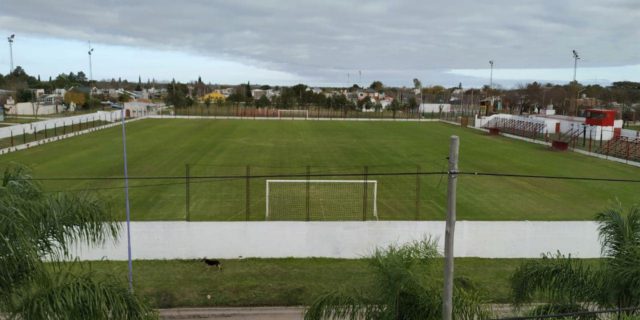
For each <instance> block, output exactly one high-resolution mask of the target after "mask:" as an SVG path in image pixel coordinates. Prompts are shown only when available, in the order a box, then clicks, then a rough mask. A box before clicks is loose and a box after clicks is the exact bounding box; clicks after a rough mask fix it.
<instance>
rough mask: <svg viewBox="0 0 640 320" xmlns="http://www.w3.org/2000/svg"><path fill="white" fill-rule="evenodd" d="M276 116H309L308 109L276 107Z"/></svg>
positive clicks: (305, 117) (306, 117)
mask: <svg viewBox="0 0 640 320" xmlns="http://www.w3.org/2000/svg"><path fill="white" fill-rule="evenodd" d="M278 118H292V119H293V118H304V119H308V118H309V110H302V109H293V110H290V109H278Z"/></svg>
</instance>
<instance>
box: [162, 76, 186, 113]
mask: <svg viewBox="0 0 640 320" xmlns="http://www.w3.org/2000/svg"><path fill="white" fill-rule="evenodd" d="M188 93H189V88H188V87H187V85H185V84H183V83H179V82H176V81H175V80H172V81H171V83H170V84H169V85H167V97H166V98H165V102H166V104H168V105H172V106H174V107H176V108H182V107H185V106H186V105H187V94H188Z"/></svg>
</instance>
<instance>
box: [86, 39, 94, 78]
mask: <svg viewBox="0 0 640 320" xmlns="http://www.w3.org/2000/svg"><path fill="white" fill-rule="evenodd" d="M87 53H88V54H89V83H91V81H93V66H92V65H91V54H92V53H93V48H91V42H89V52H87Z"/></svg>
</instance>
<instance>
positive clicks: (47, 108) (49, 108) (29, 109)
mask: <svg viewBox="0 0 640 320" xmlns="http://www.w3.org/2000/svg"><path fill="white" fill-rule="evenodd" d="M7 106H8V107H9V110H8V111H7V114H14V115H31V116H32V115H35V114H36V113H37V114H38V115H47V114H54V113H57V112H58V110H62V105H60V106H55V105H44V104H37V103H35V102H18V103H16V104H14V105H7Z"/></svg>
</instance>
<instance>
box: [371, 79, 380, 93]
mask: <svg viewBox="0 0 640 320" xmlns="http://www.w3.org/2000/svg"><path fill="white" fill-rule="evenodd" d="M369 88H371V89H373V90H375V91H376V92H382V90H383V89H384V84H382V81H377V80H376V81H374V82H372V83H371V85H369Z"/></svg>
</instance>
